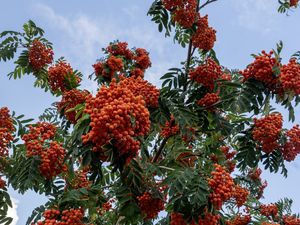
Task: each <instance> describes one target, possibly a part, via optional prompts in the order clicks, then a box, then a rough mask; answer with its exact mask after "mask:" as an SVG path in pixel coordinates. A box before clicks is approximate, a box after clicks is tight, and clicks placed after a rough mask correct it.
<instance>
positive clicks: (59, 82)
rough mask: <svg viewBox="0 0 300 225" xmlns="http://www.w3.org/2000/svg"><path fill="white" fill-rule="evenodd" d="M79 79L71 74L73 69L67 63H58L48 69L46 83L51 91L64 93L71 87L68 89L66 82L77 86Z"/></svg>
mask: <svg viewBox="0 0 300 225" xmlns="http://www.w3.org/2000/svg"><path fill="white" fill-rule="evenodd" d="M80 81H81V78H80V77H78V76H76V75H74V74H73V69H72V67H71V66H70V64H69V63H66V62H64V61H60V62H58V63H57V64H55V65H53V66H51V67H49V69H48V82H49V85H50V87H51V90H52V91H58V90H59V91H61V92H65V91H67V90H70V89H71V88H72V87H68V82H69V83H70V82H75V83H76V84H78V83H79V82H80Z"/></svg>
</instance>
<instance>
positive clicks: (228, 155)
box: [220, 146, 236, 160]
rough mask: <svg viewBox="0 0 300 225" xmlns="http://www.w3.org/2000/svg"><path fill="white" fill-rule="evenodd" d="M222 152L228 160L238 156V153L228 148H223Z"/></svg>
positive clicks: (221, 148)
mask: <svg viewBox="0 0 300 225" xmlns="http://www.w3.org/2000/svg"><path fill="white" fill-rule="evenodd" d="M220 150H221V152H223V154H224V155H225V158H226V159H227V160H230V159H232V158H233V157H234V156H235V155H236V151H230V148H229V147H228V146H221V147H220Z"/></svg>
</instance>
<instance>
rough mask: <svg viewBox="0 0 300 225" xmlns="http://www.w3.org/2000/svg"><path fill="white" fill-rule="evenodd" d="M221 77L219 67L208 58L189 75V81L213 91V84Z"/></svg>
mask: <svg viewBox="0 0 300 225" xmlns="http://www.w3.org/2000/svg"><path fill="white" fill-rule="evenodd" d="M221 75H222V70H221V67H220V66H219V65H218V64H217V63H216V62H215V61H214V60H213V59H211V58H208V59H207V60H206V61H205V63H204V64H203V65H200V66H198V67H197V68H195V69H194V70H192V71H191V72H190V73H189V76H190V79H191V80H193V81H195V82H196V83H199V84H202V85H203V86H204V87H206V88H207V89H208V90H210V91H212V90H213V89H214V83H215V81H216V80H217V79H218V78H219V77H220V76H221Z"/></svg>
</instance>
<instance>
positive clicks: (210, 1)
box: [199, 0, 218, 10]
mask: <svg viewBox="0 0 300 225" xmlns="http://www.w3.org/2000/svg"><path fill="white" fill-rule="evenodd" d="M216 1H218V0H207V1H206V2H205V3H204V4H203V5H201V6H200V7H199V10H200V9H203V8H204V7H205V6H207V5H208V4H210V3H213V2H216Z"/></svg>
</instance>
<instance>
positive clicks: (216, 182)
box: [208, 164, 234, 210]
mask: <svg viewBox="0 0 300 225" xmlns="http://www.w3.org/2000/svg"><path fill="white" fill-rule="evenodd" d="M214 166H215V171H213V172H212V173H211V175H212V178H210V179H209V180H208V184H209V186H210V188H211V189H212V193H211V194H210V197H209V198H210V201H211V203H212V204H213V205H214V207H215V208H216V209H217V210H220V209H221V208H222V205H223V203H224V202H225V201H227V200H229V199H230V198H231V197H232V196H233V193H234V182H233V179H232V177H231V176H230V174H229V173H228V172H227V171H226V169H225V168H224V167H222V166H221V165H218V164H215V165H214Z"/></svg>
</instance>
